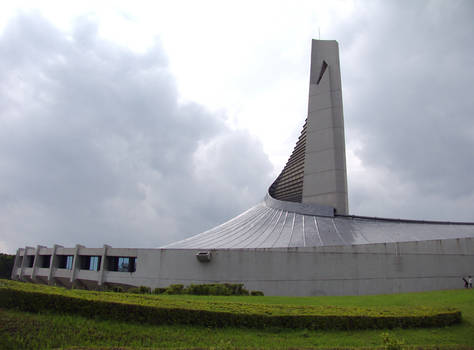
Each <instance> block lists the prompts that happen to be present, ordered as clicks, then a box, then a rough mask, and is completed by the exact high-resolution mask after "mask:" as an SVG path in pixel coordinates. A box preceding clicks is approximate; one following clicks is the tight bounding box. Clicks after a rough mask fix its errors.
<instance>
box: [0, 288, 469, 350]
mask: <svg viewBox="0 0 474 350" xmlns="http://www.w3.org/2000/svg"><path fill="white" fill-rule="evenodd" d="M161 298H165V299H168V301H169V302H172V303H174V302H185V303H191V304H192V303H202V302H212V303H228V302H240V303H242V302H244V303H246V304H257V305H264V304H267V305H278V304H279V305H300V306H310V305H312V306H350V307H369V308H371V307H381V306H383V307H392V306H408V307H411V306H420V305H423V306H429V307H455V308H458V309H460V310H462V316H463V322H462V323H461V324H458V325H455V326H450V327H442V328H426V329H394V330H389V331H388V332H389V333H390V334H391V336H392V337H394V338H396V339H402V340H403V341H404V342H405V344H406V345H408V346H413V347H415V346H416V347H423V348H436V347H438V346H442V347H444V348H446V347H448V348H456V349H468V348H472V346H473V344H474V290H453V291H438V292H425V293H409V294H396V295H376V296H358V297H299V298H293V297H292V298H290V297H216V296H212V297H208V296H189V295H179V296H162V297H161ZM257 305H256V306H257ZM383 332H385V331H383V330H364V331H309V330H304V329H303V330H291V329H282V328H271V329H264V330H258V329H244V328H230V327H229V328H207V327H199V326H185V325H160V326H153V325H143V324H134V323H126V322H116V321H104V320H95V319H90V318H84V317H78V316H71V315H57V314H30V313H25V312H19V311H15V310H5V309H3V310H0V349H51V348H61V347H62V348H70V347H73V346H81V347H87V348H94V347H95V348H101V347H102V348H105V347H110V349H112V348H113V347H115V348H117V347H128V348H130V349H139V348H212V347H214V348H267V349H275V348H300V349H302V348H315V347H317V348H349V347H381V346H382V337H381V334H382V333H383Z"/></svg>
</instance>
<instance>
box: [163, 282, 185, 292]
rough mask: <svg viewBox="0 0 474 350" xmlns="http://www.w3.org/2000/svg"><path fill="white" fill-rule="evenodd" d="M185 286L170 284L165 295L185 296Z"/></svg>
mask: <svg viewBox="0 0 474 350" xmlns="http://www.w3.org/2000/svg"><path fill="white" fill-rule="evenodd" d="M183 292H184V286H183V285H182V284H170V286H169V287H168V288H166V291H165V294H183Z"/></svg>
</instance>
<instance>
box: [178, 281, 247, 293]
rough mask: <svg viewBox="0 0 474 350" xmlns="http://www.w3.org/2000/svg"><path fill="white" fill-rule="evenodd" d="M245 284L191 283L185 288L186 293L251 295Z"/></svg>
mask: <svg viewBox="0 0 474 350" xmlns="http://www.w3.org/2000/svg"><path fill="white" fill-rule="evenodd" d="M243 286H244V285H243V284H240V283H239V284H231V283H208V284H190V285H189V286H187V287H186V288H185V289H184V294H194V295H249V292H248V290H246V289H244V288H243Z"/></svg>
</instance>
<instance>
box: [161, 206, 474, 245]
mask: <svg viewBox="0 0 474 350" xmlns="http://www.w3.org/2000/svg"><path fill="white" fill-rule="evenodd" d="M278 202H279V203H278ZM286 203H287V202H286ZM275 204H277V205H275ZM291 205H292V207H291V208H289V209H290V210H286V209H285V202H281V201H275V200H274V199H272V198H267V199H266V200H265V201H263V202H261V203H259V204H257V205H256V206H254V207H252V208H250V209H249V210H247V211H246V212H244V213H242V214H241V215H239V216H237V217H235V218H234V219H232V220H229V221H227V222H226V223H224V224H222V225H220V226H217V227H215V228H213V229H211V230H209V231H205V232H203V233H201V234H198V235H196V236H193V237H190V238H188V239H185V240H183V241H179V242H175V243H172V244H170V245H168V246H165V247H164V248H179V249H181V248H185V249H215V248H287V247H315V246H334V245H353V244H370V243H385V242H408V241H424V240H437V239H448V238H464V237H474V223H448V222H426V221H410V220H396V219H382V218H365V217H357V216H322V215H312V214H308V213H309V211H308V210H307V209H308V208H310V206H308V205H304V207H302V208H303V210H298V207H297V206H296V207H295V205H294V203H291ZM304 209H306V210H304ZM315 211H318V207H317V206H316V208H315ZM302 212H303V213H302Z"/></svg>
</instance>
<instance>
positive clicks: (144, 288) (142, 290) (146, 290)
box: [139, 286, 151, 294]
mask: <svg viewBox="0 0 474 350" xmlns="http://www.w3.org/2000/svg"><path fill="white" fill-rule="evenodd" d="M139 289H140V293H142V294H151V288H150V287H147V286H140V287H139Z"/></svg>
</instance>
